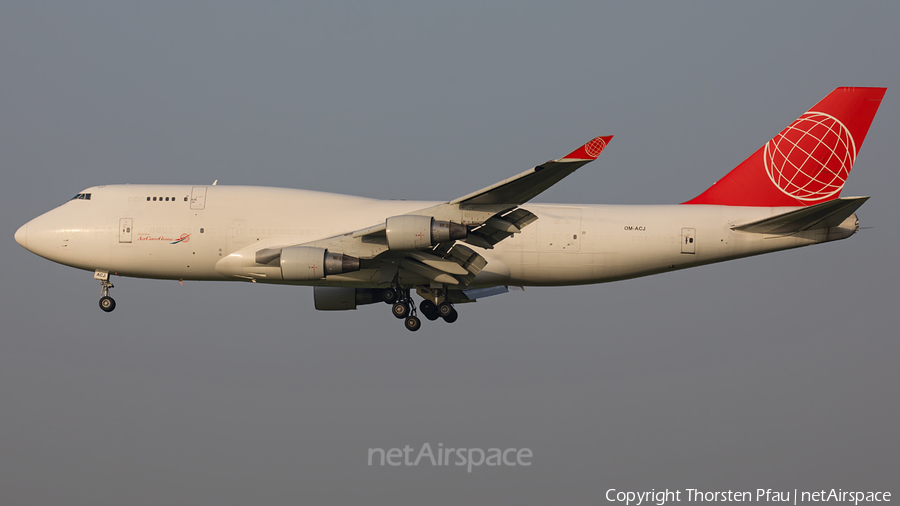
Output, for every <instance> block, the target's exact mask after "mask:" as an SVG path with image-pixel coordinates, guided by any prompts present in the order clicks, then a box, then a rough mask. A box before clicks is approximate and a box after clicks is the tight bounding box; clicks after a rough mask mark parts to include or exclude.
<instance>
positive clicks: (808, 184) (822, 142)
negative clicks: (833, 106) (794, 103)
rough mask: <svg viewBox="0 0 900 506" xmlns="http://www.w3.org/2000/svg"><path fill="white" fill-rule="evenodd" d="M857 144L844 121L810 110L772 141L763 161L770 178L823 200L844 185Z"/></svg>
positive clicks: (794, 193) (803, 196)
mask: <svg viewBox="0 0 900 506" xmlns="http://www.w3.org/2000/svg"><path fill="white" fill-rule="evenodd" d="M855 159H856V144H855V143H854V141H853V136H852V135H850V131H849V130H847V127H845V126H844V124H843V123H841V122H840V121H838V119H837V118H835V117H834V116H831V115H829V114H825V113H821V112H815V111H809V112H807V113H806V114H804V115H803V116H800V117H799V118H797V120H796V121H794V122H793V123H792V124H791V125H790V126H788V127H787V128H785V129H784V130H782V131H781V133H780V134H778V135H776V136H775V138H774V139H772V140H771V141H769V142H768V143H767V144H766V146H765V150H764V151H763V163H764V165H765V167H766V173H767V174H768V175H769V179H771V180H772V182H773V183H775V186H777V187H778V188H779V189H780V190H781V191H783V192H784V193H786V194H788V195H790V196H791V197H794V198H795V199H797V200H823V199H826V198H828V197H831V196H833V195H836V194H837V193H839V192H840V191H841V188H843V187H844V183H845V182H846V181H847V176H848V175H849V174H850V169H851V168H852V167H853V161H854V160H855Z"/></svg>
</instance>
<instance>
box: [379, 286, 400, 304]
mask: <svg viewBox="0 0 900 506" xmlns="http://www.w3.org/2000/svg"><path fill="white" fill-rule="evenodd" d="M381 296H382V297H384V302H386V303H388V304H393V303H394V302H397V290H394V289H393V288H385V289H384V291H383V292H381Z"/></svg>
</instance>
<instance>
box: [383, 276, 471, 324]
mask: <svg viewBox="0 0 900 506" xmlns="http://www.w3.org/2000/svg"><path fill="white" fill-rule="evenodd" d="M441 292H442V291H441V290H437V291H436V292H435V300H441V299H443V300H441V303H440V304H435V303H434V302H432V301H431V300H429V299H425V300H423V301H422V302H420V303H419V310H418V312H421V313H422V315H423V316H425V318H428V319H429V320H430V321H434V320H437V319H438V318H443V320H444V321H445V322H447V323H453V322H455V321H456V320H457V318H459V313H457V312H456V308H454V307H453V305H451V304H450V301H449V300H447V296H446V295H444V294H443V293H441ZM382 296H383V297H384V302H386V303H388V304H391V313H392V314H393V315H394V316H395V317H396V318H398V319H402V320H403V324H404V326H405V327H406V328H407V329H408V330H411V331H413V332H415V331H417V330H419V329H420V328H422V320H420V319H419V317H418V315H417V311H416V305H415V303H414V302H413V300H412V297H411V296H410V293H409V289H408V288H399V287H396V286H395V287H391V288H386V289H385V290H384V292H382Z"/></svg>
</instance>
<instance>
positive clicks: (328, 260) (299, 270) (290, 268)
mask: <svg viewBox="0 0 900 506" xmlns="http://www.w3.org/2000/svg"><path fill="white" fill-rule="evenodd" d="M279 263H280V265H281V276H282V278H283V279H285V280H288V281H307V280H314V279H322V278H324V277H325V276H327V275H329V274H343V273H345V272H353V271H358V270H359V259H358V258H356V257H352V256H350V255H344V254H342V253H331V252H330V251H328V250H326V249H324V248H313V247H310V246H291V247H288V248H282V250H281V257H280V259H279Z"/></svg>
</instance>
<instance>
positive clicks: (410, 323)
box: [403, 316, 422, 332]
mask: <svg viewBox="0 0 900 506" xmlns="http://www.w3.org/2000/svg"><path fill="white" fill-rule="evenodd" d="M403 324H404V325H405V326H406V330H409V331H411V332H415V331H417V330H419V329H420V328H422V320H420V319H418V318H416V317H415V316H410V317H409V318H407V319H406V320H404V321H403Z"/></svg>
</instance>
